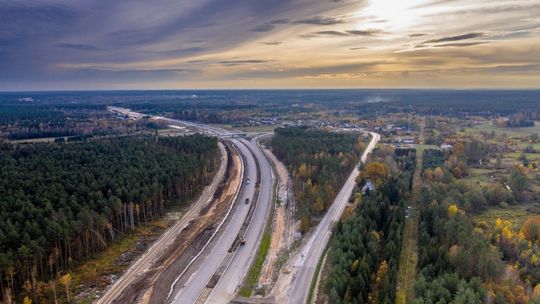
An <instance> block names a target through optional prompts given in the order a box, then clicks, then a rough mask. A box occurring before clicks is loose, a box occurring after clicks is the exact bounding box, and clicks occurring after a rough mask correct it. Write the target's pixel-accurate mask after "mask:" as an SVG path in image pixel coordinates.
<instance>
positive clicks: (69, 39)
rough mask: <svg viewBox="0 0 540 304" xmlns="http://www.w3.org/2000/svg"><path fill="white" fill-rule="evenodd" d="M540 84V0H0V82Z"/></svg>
mask: <svg viewBox="0 0 540 304" xmlns="http://www.w3.org/2000/svg"><path fill="white" fill-rule="evenodd" d="M190 88H216V89H220V88H223V89H226V88H540V0H534V1H532V0H531V1H529V0H498V1H493V0H466V1H463V0H355V1H349V0H153V1H147V0H131V1H110V0H28V1H20V0H0V90H64V89H67V90H84V89H190Z"/></svg>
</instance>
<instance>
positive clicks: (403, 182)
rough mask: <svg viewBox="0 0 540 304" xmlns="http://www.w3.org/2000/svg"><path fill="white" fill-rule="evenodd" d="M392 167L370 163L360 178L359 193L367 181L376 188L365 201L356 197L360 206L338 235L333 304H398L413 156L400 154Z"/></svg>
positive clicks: (333, 247) (333, 252)
mask: <svg viewBox="0 0 540 304" xmlns="http://www.w3.org/2000/svg"><path fill="white" fill-rule="evenodd" d="M398 151H399V150H398ZM392 163H393V164H392V166H388V165H387V164H386V163H379V162H372V163H370V164H368V165H367V166H366V168H365V169H364V170H363V172H367V174H366V173H364V174H362V175H361V176H359V178H357V182H358V183H359V184H358V187H357V189H361V188H362V186H363V185H364V184H365V183H366V182H368V181H369V182H373V183H375V184H377V185H378V186H377V188H376V189H375V190H372V191H367V192H366V193H364V195H363V196H361V192H360V190H358V191H357V192H356V193H355V194H353V196H352V198H351V199H352V200H353V201H355V203H356V204H359V206H358V207H357V208H356V209H355V211H354V212H353V213H352V215H351V216H349V217H348V218H346V219H345V220H344V222H343V223H340V224H338V226H337V228H336V230H335V233H334V236H333V239H332V242H331V244H330V250H329V252H328V259H329V273H330V274H329V277H328V278H327V280H326V292H327V295H328V297H329V301H330V303H388V304H390V303H394V302H395V296H396V277H397V270H398V264H399V255H400V252H401V239H402V229H403V221H404V206H405V202H406V199H407V197H409V192H410V190H411V189H410V187H411V179H412V173H413V172H414V150H413V151H409V150H407V151H405V153H404V151H399V152H398V153H396V157H395V162H394V161H393V162H392ZM392 167H394V169H393V170H392V169H391V168H392ZM396 169H397V170H396ZM375 179H376V180H377V181H375Z"/></svg>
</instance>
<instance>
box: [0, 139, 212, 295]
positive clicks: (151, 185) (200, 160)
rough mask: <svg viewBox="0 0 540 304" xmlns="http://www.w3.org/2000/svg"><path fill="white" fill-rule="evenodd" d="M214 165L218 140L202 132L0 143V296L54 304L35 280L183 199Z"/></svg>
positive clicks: (200, 184) (65, 266) (196, 188)
mask: <svg viewBox="0 0 540 304" xmlns="http://www.w3.org/2000/svg"><path fill="white" fill-rule="evenodd" d="M217 166H219V150H218V147H217V140H216V139H215V138H210V137H204V136H202V135H193V136H186V137H174V138H159V139H157V138H152V137H140V138H135V137H125V138H114V139H108V140H102V141H97V140H96V141H88V142H79V143H70V144H36V145H22V146H17V145H7V144H3V145H1V146H0V277H1V279H0V283H1V287H2V295H3V296H4V297H5V296H7V293H12V294H15V295H17V294H20V292H21V291H22V289H23V288H22V287H24V292H23V293H24V295H25V296H28V297H29V298H31V299H34V300H35V301H37V302H39V303H52V302H53V300H52V296H53V295H51V294H50V293H49V292H48V291H44V290H43V289H42V288H38V287H39V286H41V287H43V285H44V283H43V282H49V284H50V286H52V287H53V289H54V286H55V282H56V281H55V279H56V278H57V277H58V276H59V275H60V274H63V273H66V272H69V270H70V269H72V267H74V266H76V265H77V264H78V262H80V261H83V260H84V259H86V258H88V257H91V256H93V255H94V254H96V253H98V252H100V251H102V250H103V249H105V248H106V247H107V246H108V245H109V244H110V243H112V242H114V241H116V240H119V239H120V238H121V237H122V236H123V235H124V234H125V233H127V232H129V231H131V230H133V229H134V228H135V227H136V226H139V225H144V224H145V223H146V222H147V221H150V220H152V219H154V218H156V217H157V216H159V215H161V214H162V213H163V211H164V210H165V208H166V207H167V206H170V205H177V204H180V203H185V202H187V201H188V200H189V199H191V198H193V197H194V196H195V195H196V194H197V193H198V192H200V190H201V189H202V187H203V186H204V185H205V184H206V183H207V182H208V181H209V179H210V178H211V175H212V172H213V171H214V169H215V168H216V167H217ZM10 291H11V292H10ZM54 294H56V293H54Z"/></svg>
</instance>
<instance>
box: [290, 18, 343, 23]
mask: <svg viewBox="0 0 540 304" xmlns="http://www.w3.org/2000/svg"><path fill="white" fill-rule="evenodd" d="M343 22H344V21H343V20H341V19H338V18H333V17H321V16H315V17H311V18H307V19H301V20H297V21H294V22H293V23H294V24H310V25H335V24H341V23H343Z"/></svg>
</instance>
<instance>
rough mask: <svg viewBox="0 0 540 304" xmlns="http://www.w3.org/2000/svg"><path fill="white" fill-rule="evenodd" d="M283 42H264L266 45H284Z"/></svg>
mask: <svg viewBox="0 0 540 304" xmlns="http://www.w3.org/2000/svg"><path fill="white" fill-rule="evenodd" d="M282 43H283V42H281V41H267V42H263V44H264V45H280V44H282Z"/></svg>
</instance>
